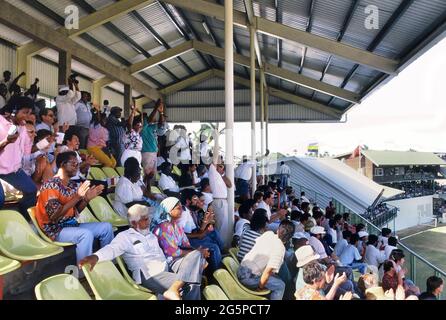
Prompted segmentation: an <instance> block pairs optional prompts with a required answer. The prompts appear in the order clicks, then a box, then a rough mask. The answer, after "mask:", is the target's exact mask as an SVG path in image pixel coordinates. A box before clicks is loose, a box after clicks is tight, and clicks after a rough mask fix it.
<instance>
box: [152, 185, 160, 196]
mask: <svg viewBox="0 0 446 320" xmlns="http://www.w3.org/2000/svg"><path fill="white" fill-rule="evenodd" d="M150 191H151V192H152V193H155V194H156V193H159V194H162V193H163V192H162V191H161V190H160V189H159V188H158V187H155V186H151V187H150Z"/></svg>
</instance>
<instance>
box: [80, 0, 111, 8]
mask: <svg viewBox="0 0 446 320" xmlns="http://www.w3.org/2000/svg"><path fill="white" fill-rule="evenodd" d="M86 1H87V2H88V3H89V4H90V5H91V6H92V7H94V8H95V9H96V10H99V9H102V8H104V7H106V6H108V5H110V4H113V3H115V1H114V0H86Z"/></svg>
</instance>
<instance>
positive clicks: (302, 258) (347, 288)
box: [295, 245, 355, 297]
mask: <svg viewBox="0 0 446 320" xmlns="http://www.w3.org/2000/svg"><path fill="white" fill-rule="evenodd" d="M295 256H296V259H297V263H296V266H297V267H298V268H299V272H298V274H297V278H296V292H297V291H299V290H301V289H302V288H303V287H305V281H304V276H303V268H304V267H305V266H306V265H308V264H310V263H315V262H318V261H319V259H320V258H321V257H320V256H319V255H318V254H317V253H315V252H314V250H313V248H312V247H311V246H310V245H304V246H302V247H300V248H298V249H297V250H296V252H295ZM319 265H321V266H322V268H323V269H324V270H326V272H327V273H328V274H329V275H333V274H334V273H335V272H336V273H346V278H347V279H346V280H345V281H344V282H342V283H341V284H340V285H339V286H337V287H336V293H335V297H339V296H341V295H343V294H345V293H346V292H354V291H355V287H354V284H353V282H352V281H351V280H349V279H348V272H346V271H347V270H343V269H342V268H337V267H336V266H335V265H333V264H330V266H329V267H327V266H325V265H323V264H320V263H319ZM350 273H351V272H350ZM330 278H331V277H328V279H327V280H329V281H327V283H326V286H325V288H323V291H324V292H325V294H328V293H329V291H330V290H331V288H332V287H333V285H334V282H333V278H331V279H330Z"/></svg>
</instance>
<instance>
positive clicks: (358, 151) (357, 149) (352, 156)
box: [349, 146, 361, 159]
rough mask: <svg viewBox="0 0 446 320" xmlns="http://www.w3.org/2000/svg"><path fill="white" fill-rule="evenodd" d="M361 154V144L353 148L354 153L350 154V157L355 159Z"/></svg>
mask: <svg viewBox="0 0 446 320" xmlns="http://www.w3.org/2000/svg"><path fill="white" fill-rule="evenodd" d="M360 155H361V146H357V147H356V148H355V150H353V152H352V154H351V155H350V157H349V159H354V158H356V157H359V156H360Z"/></svg>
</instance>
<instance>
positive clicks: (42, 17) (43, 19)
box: [6, 0, 59, 28]
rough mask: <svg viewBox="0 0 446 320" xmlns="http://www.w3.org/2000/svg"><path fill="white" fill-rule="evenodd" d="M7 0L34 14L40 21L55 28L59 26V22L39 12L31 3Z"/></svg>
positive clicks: (29, 13) (21, 0) (31, 14)
mask: <svg viewBox="0 0 446 320" xmlns="http://www.w3.org/2000/svg"><path fill="white" fill-rule="evenodd" d="M6 1H7V2H9V3H10V4H12V5H14V6H16V7H17V8H19V9H20V10H22V11H23V12H25V13H26V14H28V15H30V16H32V17H33V18H36V19H37V20H39V21H40V22H42V23H44V24H46V25H48V26H51V27H53V28H57V27H59V24H58V23H57V22H55V21H53V20H51V19H48V17H47V16H46V15H44V14H43V13H40V12H38V11H37V10H36V9H34V8H32V7H31V6H30V5H28V4H27V3H26V2H25V1H23V0H6Z"/></svg>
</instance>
